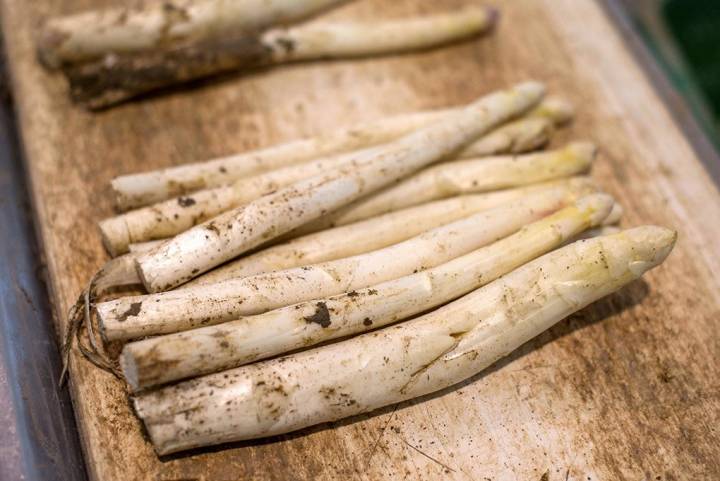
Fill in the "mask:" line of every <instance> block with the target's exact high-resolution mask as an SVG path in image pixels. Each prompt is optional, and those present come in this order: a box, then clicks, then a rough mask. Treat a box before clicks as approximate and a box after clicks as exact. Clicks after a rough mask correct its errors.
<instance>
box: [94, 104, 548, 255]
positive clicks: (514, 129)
mask: <svg viewBox="0 0 720 481" xmlns="http://www.w3.org/2000/svg"><path fill="white" fill-rule="evenodd" d="M552 128H553V127H552V124H551V121H550V120H549V119H548V118H538V117H529V118H525V119H521V120H517V121H515V122H512V123H510V124H507V125H503V126H501V127H499V128H498V129H495V130H493V131H492V132H490V133H488V134H487V135H485V136H483V137H481V138H480V139H478V140H477V141H475V142H473V143H472V144H470V145H468V146H467V147H465V148H464V149H463V150H462V151H460V152H459V153H458V154H456V155H453V158H460V159H462V158H468V157H476V156H483V155H489V154H491V153H493V152H497V151H498V150H500V148H501V147H504V148H506V149H507V150H506V151H505V152H519V151H525V150H526V149H533V148H535V147H537V146H539V145H542V144H544V143H546V142H547V141H548V140H549V138H550V134H551V131H552ZM378 148H381V146H380V147H375V148H372V147H371V148H368V149H364V150H360V151H354V152H350V153H343V154H338V155H335V156H331V157H326V158H322V159H318V160H315V161H313V162H307V163H302V164H299V165H293V166H288V167H285V168H281V169H277V170H272V171H269V172H265V173H263V174H258V175H256V176H252V177H248V178H241V179H238V180H236V181H235V182H234V183H233V184H232V185H230V186H224V187H216V188H213V189H205V190H201V191H198V192H195V193H194V194H192V195H189V196H181V197H177V198H174V199H170V200H166V201H163V202H159V203H156V204H154V205H152V206H148V207H144V208H141V209H136V210H133V211H130V212H126V213H124V214H121V215H118V216H115V217H111V218H108V219H105V220H103V221H102V222H100V231H101V233H102V238H103V243H104V245H105V246H106V248H107V250H108V252H110V254H111V255H112V256H116V255H119V254H123V253H125V252H127V250H128V247H129V245H130V244H132V243H137V242H145V241H148V240H153V239H164V238H167V237H172V236H174V235H176V234H179V233H181V232H184V231H186V230H187V229H189V228H191V227H192V226H194V225H197V224H199V223H201V222H204V221H206V220H208V219H211V218H213V217H215V216H217V215H219V214H221V213H222V212H225V211H227V210H229V209H232V208H234V207H237V206H239V205H243V204H246V203H248V202H252V201H253V200H256V199H258V198H260V197H262V196H263V195H266V194H268V193H271V192H274V191H276V190H277V189H280V188H283V187H287V186H288V185H291V184H292V183H294V182H297V181H300V180H303V179H306V178H309V177H312V176H314V175H320V174H322V173H323V172H326V171H327V170H329V169H334V168H340V167H342V166H344V165H351V164H352V162H353V161H354V160H355V159H357V158H360V157H362V156H366V155H368V154H371V153H372V152H374V151H375V150H374V149H378ZM501 152H502V151H501Z"/></svg>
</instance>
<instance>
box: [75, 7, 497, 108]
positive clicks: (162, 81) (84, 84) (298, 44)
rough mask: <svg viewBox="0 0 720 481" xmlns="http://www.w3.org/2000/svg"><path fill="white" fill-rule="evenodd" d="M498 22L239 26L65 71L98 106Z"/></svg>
mask: <svg viewBox="0 0 720 481" xmlns="http://www.w3.org/2000/svg"><path fill="white" fill-rule="evenodd" d="M326 3H327V2H326ZM331 3H332V2H331ZM496 19H497V11H496V10H493V9H489V8H478V7H470V8H465V9H462V10H458V11H453V12H451V13H445V14H437V15H428V16H425V17H418V18H410V19H402V20H391V21H379V22H378V21H375V22H367V23H357V22H345V23H319V22H317V23H310V24H304V25H301V26H298V27H293V28H277V29H270V30H267V31H264V32H261V33H249V34H248V33H247V32H242V31H240V32H234V33H233V34H230V35H225V36H221V37H217V38H212V39H209V40H204V41H200V42H193V43H189V44H187V45H181V46H170V47H169V48H163V49H157V50H153V51H148V52H140V53H134V54H125V55H114V56H111V57H109V58H105V59H100V60H96V61H91V62H88V63H84V64H80V65H71V66H68V67H67V68H65V69H64V72H65V74H66V76H67V77H68V80H69V81H70V94H71V96H72V98H73V100H75V101H77V102H79V103H82V104H84V105H86V106H88V107H89V108H103V107H107V106H110V105H113V104H116V103H118V102H122V101H124V100H127V99H129V98H132V97H136V96H138V95H141V94H144V93H147V92H150V91H153V90H157V89H160V88H164V87H168V86H171V85H176V84H180V83H185V82H189V81H191V80H196V79H199V78H202V77H207V76H209V75H216V74H219V73H224V72H229V71H234V70H241V69H249V68H255V67H258V66H269V65H277V64H282V63H287V62H294V61H303V60H316V59H329V58H347V57H362V56H368V55H383V54H389V53H401V52H407V51H413V50H419V49H426V48H432V47H437V46H440V45H444V44H447V43H450V42H455V41H459V40H463V39H467V38H470V37H473V36H476V35H479V34H482V33H484V32H486V31H488V30H489V29H490V28H491V27H492V26H493V25H494V24H495V21H496Z"/></svg>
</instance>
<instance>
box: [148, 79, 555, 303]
mask: <svg viewBox="0 0 720 481" xmlns="http://www.w3.org/2000/svg"><path fill="white" fill-rule="evenodd" d="M543 93H544V87H543V86H542V85H541V84H539V83H535V82H527V83H523V84H520V85H517V86H516V87H514V88H512V89H510V90H505V91H499V92H496V93H493V94H491V95H487V96H485V97H483V98H481V99H479V100H478V101H476V102H474V103H472V104H470V105H469V106H468V107H466V108H464V109H461V110H459V111H458V112H453V113H451V114H448V115H447V116H446V117H444V120H443V121H439V122H435V123H433V124H431V125H429V126H427V127H425V128H423V129H420V130H417V131H415V132H412V133H410V134H408V135H405V136H403V137H401V138H399V139H397V140H395V141H393V142H390V143H388V144H385V145H384V146H382V148H379V149H378V150H377V151H373V152H372V153H371V154H370V155H367V156H365V157H364V158H358V159H356V160H355V161H354V162H353V165H352V166H344V167H341V168H338V169H333V170H331V171H329V172H327V173H325V174H321V175H318V176H314V177H311V178H309V179H306V180H301V181H299V182H296V183H295V184H292V185H290V186H288V187H285V188H283V189H280V190H278V191H277V192H275V193H273V194H268V195H266V196H263V197H261V198H260V199H257V200H256V201H254V202H251V203H249V204H247V205H245V206H242V207H238V208H236V209H233V210H230V211H228V212H225V213H224V214H221V215H220V216H218V217H216V218H214V219H213V220H211V221H209V222H207V223H205V224H201V225H199V226H196V227H193V228H192V229H190V230H188V231H185V232H184V233H182V234H180V235H178V236H176V237H174V238H173V239H171V240H169V241H167V242H165V243H164V244H162V245H161V246H159V247H157V248H155V249H154V250H152V251H150V252H148V253H145V254H142V255H141V256H140V257H138V259H137V260H136V265H137V269H138V273H139V274H140V277H141V279H142V281H143V284H144V285H145V288H146V289H147V291H148V292H158V291H165V290H168V289H171V288H173V287H175V286H178V285H180V284H182V283H184V282H187V281H189V280H190V279H192V278H193V277H197V276H198V275H199V274H201V273H203V272H205V271H208V270H210V269H212V268H213V267H215V266H217V265H219V264H222V263H223V262H226V261H228V260H230V259H232V258H234V257H237V256H238V255H240V254H242V253H244V252H246V251H248V250H250V249H252V248H253V247H256V246H258V245H259V244H261V243H263V242H267V241H269V240H271V239H273V238H276V237H278V236H280V235H282V234H284V233H286V232H288V231H290V230H292V229H294V228H296V227H298V226H300V225H302V224H304V223H306V222H309V221H311V220H314V219H317V218H318V217H320V216H322V215H324V214H326V213H327V212H330V211H332V210H335V209H337V208H339V207H342V206H343V205H346V204H348V203H350V202H352V201H353V200H355V199H358V198H360V197H362V196H363V195H367V194H369V193H372V192H374V191H376V190H378V189H380V188H382V187H384V186H386V185H388V184H390V183H392V182H394V181H397V180H399V179H402V178H403V177H406V176H407V175H409V174H411V173H413V172H415V171H417V170H419V169H421V168H422V167H424V166H426V165H428V164H431V163H433V162H436V161H437V160H439V159H440V158H442V157H443V156H445V155H448V154H449V153H450V152H452V151H454V150H457V149H459V148H462V147H463V146H465V145H467V144H468V143H470V142H471V141H472V140H473V139H475V138H477V137H479V136H480V135H482V134H484V133H485V132H487V131H488V130H490V129H491V128H493V127H495V126H496V125H498V124H500V123H502V122H504V121H506V120H508V119H509V118H511V117H513V116H516V115H519V114H522V113H523V112H525V111H527V110H528V109H530V108H532V107H533V106H534V105H536V104H537V103H538V102H539V101H540V99H541V97H542V95H543Z"/></svg>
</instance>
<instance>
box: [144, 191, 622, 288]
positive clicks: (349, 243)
mask: <svg viewBox="0 0 720 481" xmlns="http://www.w3.org/2000/svg"><path fill="white" fill-rule="evenodd" d="M544 190H559V192H565V194H564V195H565V196H566V198H567V199H573V198H579V197H581V196H583V195H585V194H589V193H592V192H595V191H597V186H596V185H595V184H594V183H593V182H592V181H591V180H590V179H589V178H587V177H574V178H571V179H564V180H560V181H553V182H547V183H543V184H539V185H536V186H530V187H520V188H517V189H507V190H503V191H499V192H490V193H486V194H475V195H463V196H457V197H452V198H450V199H444V200H439V201H434V202H428V203H426V204H421V205H418V206H414V207H408V208H406V209H402V210H399V211H396V212H389V213H387V214H383V215H381V216H378V217H371V218H370V219H365V220H362V221H358V222H355V223H352V224H348V225H344V226H340V227H335V228H332V229H327V230H323V231H320V232H315V233H312V234H308V235H305V236H303V237H299V238H296V239H293V240H291V241H289V242H286V243H283V244H279V245H276V246H272V247H268V248H267V249H263V250H261V251H259V252H256V253H254V254H251V255H248V256H244V257H241V258H239V259H237V260H234V261H231V262H229V263H227V264H224V265H222V266H219V267H217V268H215V269H213V270H211V271H210V272H207V273H205V274H203V275H202V276H200V277H196V278H195V279H193V280H192V281H190V282H188V283H187V284H184V285H183V286H181V288H184V287H189V286H194V285H200V284H210V283H213V282H220V281H224V280H226V279H231V278H233V277H248V276H252V275H256V274H262V273H263V272H272V271H278V270H282V269H289V268H292V267H299V266H302V265H310V264H316V263H318V262H325V261H330V260H335V259H341V258H343V257H349V256H354V255H357V254H362V253H364V252H370V251H372V250H375V249H381V248H383V247H387V246H389V245H391V244H395V243H398V242H401V241H404V240H406V239H409V238H410V237H413V236H415V235H418V234H420V233H422V232H424V231H426V230H429V229H433V228H435V227H438V226H440V225H442V224H446V223H448V222H453V221H455V220H458V219H462V218H464V217H467V216H469V215H471V214H475V213H477V212H480V211H483V210H487V209H492V208H494V207H498V206H500V205H502V204H505V203H508V202H512V201H513V200H517V199H521V198H523V197H525V196H527V195H531V194H534V193H537V192H542V191H544ZM613 208H614V207H613ZM137 283H139V280H138V282H137Z"/></svg>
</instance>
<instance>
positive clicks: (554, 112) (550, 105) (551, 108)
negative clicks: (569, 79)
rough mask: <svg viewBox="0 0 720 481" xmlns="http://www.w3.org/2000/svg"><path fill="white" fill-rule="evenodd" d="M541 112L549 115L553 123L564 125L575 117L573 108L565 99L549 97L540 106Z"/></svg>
mask: <svg viewBox="0 0 720 481" xmlns="http://www.w3.org/2000/svg"><path fill="white" fill-rule="evenodd" d="M540 107H541V109H542V112H541V113H542V114H543V115H544V116H546V117H549V118H550V119H551V120H552V121H553V123H554V124H555V125H565V124H567V123H568V122H570V121H571V120H572V119H573V117H575V108H574V107H573V106H572V104H570V102H568V101H567V100H565V99H562V98H559V97H549V98H547V99H545V101H544V102H543V103H542V105H541V106H540Z"/></svg>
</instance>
